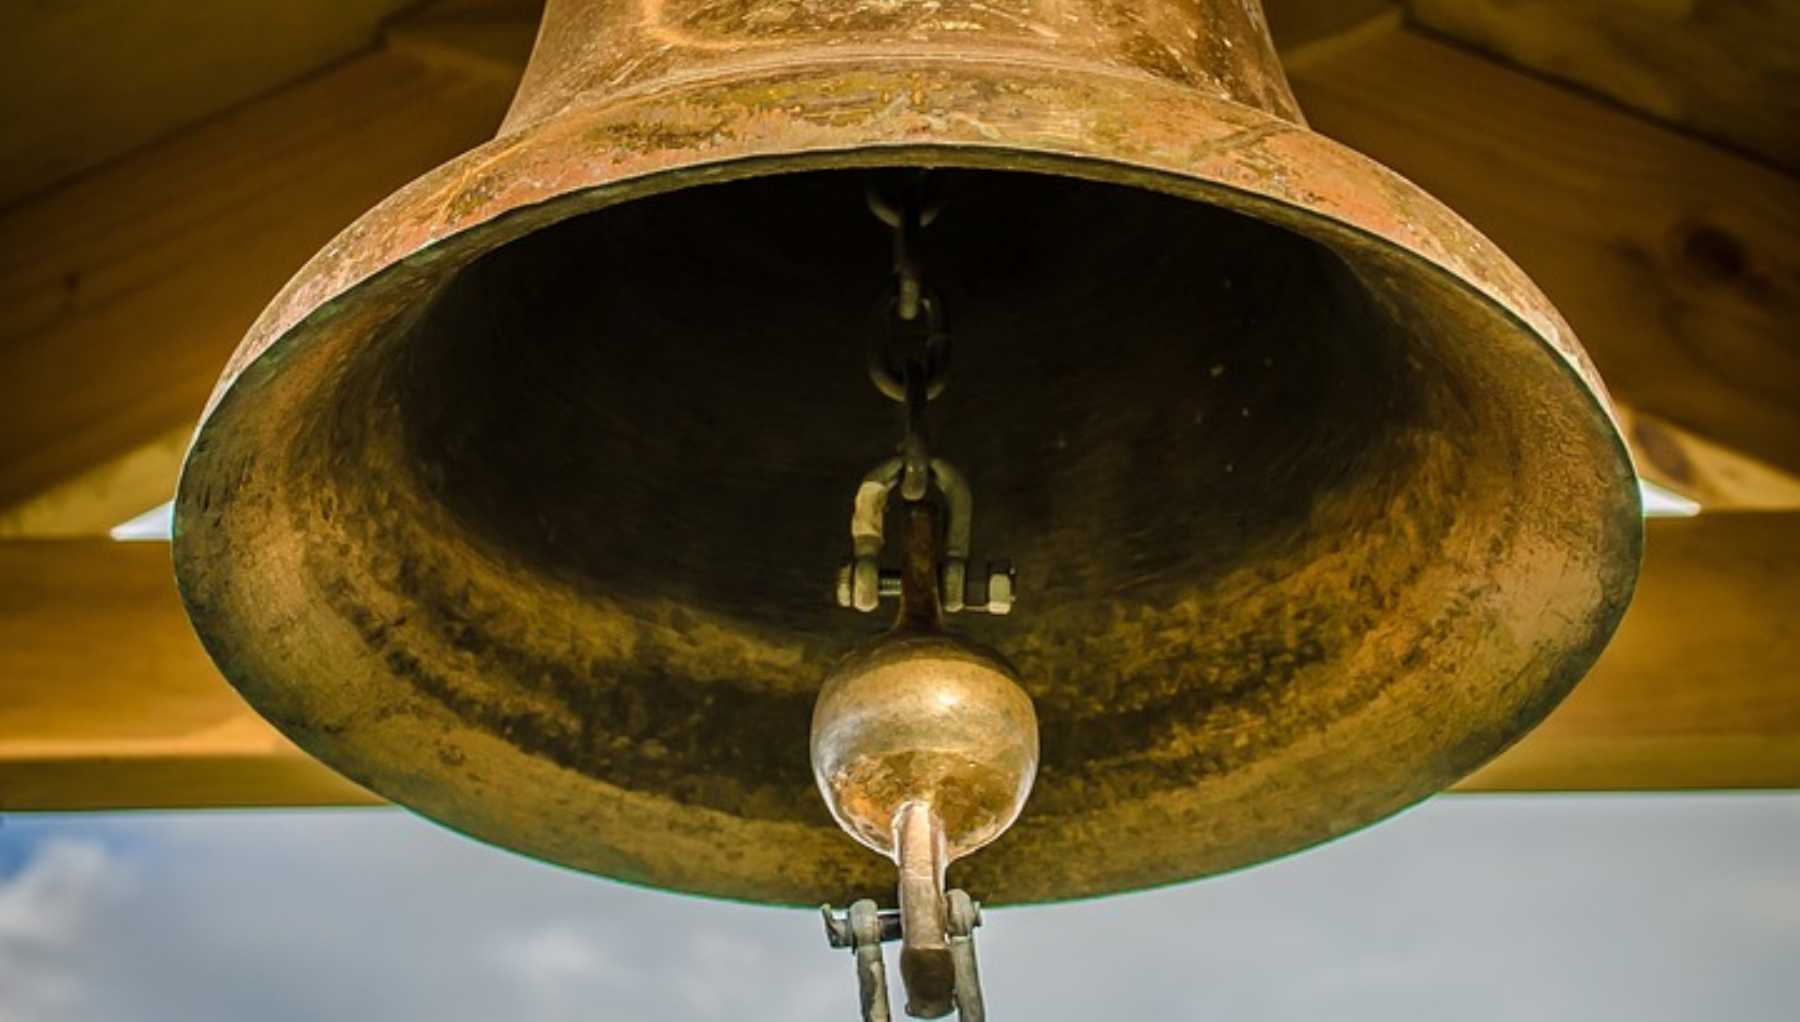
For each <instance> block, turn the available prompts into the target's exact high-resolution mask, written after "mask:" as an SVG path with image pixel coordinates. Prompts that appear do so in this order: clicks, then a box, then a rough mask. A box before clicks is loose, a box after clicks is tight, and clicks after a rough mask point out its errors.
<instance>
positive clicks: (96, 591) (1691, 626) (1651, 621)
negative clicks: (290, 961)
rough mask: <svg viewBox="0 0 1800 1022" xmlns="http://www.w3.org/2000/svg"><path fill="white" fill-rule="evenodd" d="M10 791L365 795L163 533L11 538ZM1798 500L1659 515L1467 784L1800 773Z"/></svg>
mask: <svg viewBox="0 0 1800 1022" xmlns="http://www.w3.org/2000/svg"><path fill="white" fill-rule="evenodd" d="M0 579H3V580H4V581H5V584H4V586H3V587H0V648H3V649H5V650H7V656H6V657H5V660H4V666H0V692H4V693H5V694H6V698H5V699H3V700H0V809H14V810H24V809H74V808H102V807H132V806H218V805H299V804H307V805H311V804H330V803H341V804H360V803H365V802H369V801H372V798H373V797H372V796H370V795H369V794H368V793H366V792H364V791H362V790H361V789H359V788H356V787H354V786H353V785H350V784H349V783H348V782H345V781H342V780H341V779H339V778H337V777H336V775H334V774H332V773H330V772H329V771H327V770H325V769H324V768H323V767H320V766H317V765H316V764H313V763H312V762H311V761H310V760H308V759H307V758H306V757H305V756H304V755H303V754H302V753H300V751H299V750H298V749H296V748H295V747H294V746H292V745H291V744H289V743H288V742H287V741H286V740H285V739H283V738H281V736H279V735H278V734H276V733H275V732H274V731H273V730H272V729H271V728H269V726H268V725H266V724H264V723H263V722H262V720H261V718H259V717H257V716H256V715H255V714H254V713H253V712H252V711H251V710H250V709H249V708H248V707H247V706H246V705H245V704H244V703H243V702H242V700H240V699H239V698H238V696H237V694H236V693H235V692H234V691H233V690H232V689H231V688H230V686H228V685H227V684H226V683H225V682H224V680H223V679H221V678H220V677H219V676H218V674H217V673H216V672H215V671H214V669H213V667H212V665H211V664H210V662H208V660H207V658H206V655H205V653H204V652H203V651H202V650H201V649H200V646H199V643H198V641H197V640H196V639H195V638H194V636H193V632H192V631H191V630H190V629H189V627H188V624H187V619H186V617H185V616H184V614H183V612H182V608H181V604H180V601H179V599H178V598H177V596H176V595H175V590H174V585H173V582H172V580H171V573H170V569H169V564H168V549H167V547H165V546H162V545H161V544H119V543H108V542H105V541H97V540H69V541H35V542H25V541H14V542H6V543H0ZM1797 606H1800V514H1779V515H1777V514H1763V515H1755V514H1744V515H1716V516H1711V517H1706V516H1703V517H1701V518H1696V519H1688V520H1675V521H1660V522H1653V523H1651V527H1650V540H1649V555H1648V558H1647V560H1646V563H1645V570H1644V576H1643V580H1642V582H1641V584H1640V586H1639V590H1638V598H1637V601H1636V603H1635V604H1634V605H1633V607H1632V609H1631V611H1630V613H1629V614H1628V615H1627V616H1626V619H1625V623H1624V626H1623V627H1622V628H1621V630H1620V632H1619V634H1618V636H1617V638H1615V639H1614V641H1613V644H1612V647H1611V648H1610V649H1609V650H1608V651H1607V653H1606V654H1605V656H1604V657H1603V658H1602V659H1601V661H1600V664H1599V666H1598V667H1597V668H1596V669H1595V670H1594V672H1593V674H1592V675H1590V676H1589V678H1588V679H1587V680H1586V681H1585V682H1583V683H1582V685H1581V687H1580V688H1578V689H1577V690H1576V692H1575V694H1574V695H1573V696H1572V697H1571V698H1570V699H1569V700H1568V701H1567V702H1566V703H1565V704H1564V705H1563V707H1562V708H1561V709H1559V710H1558V711H1556V713H1555V714H1553V715H1552V716H1551V718H1550V719H1549V721H1548V722H1546V723H1545V724H1544V725H1543V726H1542V727H1541V728H1539V729H1538V731H1536V732H1535V733H1533V734H1532V735H1531V736H1529V737H1527V738H1526V739H1525V740H1524V741H1523V742H1521V743H1519V745H1517V746H1516V747H1514V748H1513V749H1512V750H1511V751H1509V752H1508V753H1506V754H1505V755H1504V756H1502V757H1501V758H1500V759H1498V760H1496V761H1495V762H1494V763H1493V764H1491V765H1490V766H1488V767H1487V768H1486V769H1485V770H1483V771H1482V772H1480V773H1478V774H1476V775H1475V776H1474V777H1472V778H1471V779H1470V780H1469V781H1468V782H1466V783H1465V784H1464V785H1463V788H1464V789H1465V790H1566V789H1594V788H1602V789H1669V788H1734V787H1800V628H1797V627H1796V625H1797V621H1796V618H1795V615H1794V608H1795V607H1797Z"/></svg>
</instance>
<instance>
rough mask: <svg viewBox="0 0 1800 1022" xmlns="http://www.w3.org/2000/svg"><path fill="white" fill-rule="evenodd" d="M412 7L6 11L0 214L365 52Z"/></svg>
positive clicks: (310, 0)
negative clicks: (387, 24) (388, 23)
mask: <svg viewBox="0 0 1800 1022" xmlns="http://www.w3.org/2000/svg"><path fill="white" fill-rule="evenodd" d="M416 2H417V0H356V2H352V3H344V2H338V3H319V2H318V0H257V2H256V3H244V2H243V0H182V2H181V3H119V2H117V0H56V2H54V3H35V4H13V5H9V9H8V10H7V12H6V13H5V15H4V16H3V23H4V26H5V29H6V31H5V32H4V33H3V34H0V124H4V125H6V132H5V133H4V135H0V206H6V205H10V204H12V203H13V202H16V201H18V200H19V199H20V198H21V197H23V196H26V195H28V194H31V193H33V192H36V191H39V190H41V189H43V188H45V187H47V186H49V185H52V184H54V183H56V182H57V181H60V180H62V179H64V178H67V177H69V176H71V175H73V174H76V173H79V172H81V171H84V170H87V169H89V168H91V167H95V166H98V165H100V164H103V163H106V162H108V161H111V160H114V159H117V158H118V157H120V156H123V155H124V154H126V153H128V152H130V151H132V150H134V149H137V148H139V147H141V146H143V145H145V144H147V143H149V142H151V141H152V140H154V139H157V138H160V137H162V136H164V135H167V134H168V133H170V132H172V131H175V130H178V129H180V128H184V127H188V126H190V125H193V124H196V123H198V122H200V121H202V120H204V119H205V118H207V117H209V116H212V115H214V114H217V113H219V112H220V111H223V110H226V109H228V108H230V107H232V106H234V105H236V104H238V103H241V102H243V101H245V100H248V99H252V98H254V97H256V96H260V95H262V94H263V93H266V92H268V91H270V90H272V89H274V88H276V87H278V86H281V85H284V84H286V83H288V82H289V81H291V80H293V79H296V78H299V77H301V76H302V75H305V74H308V73H310V72H312V71H314V70H317V69H318V68H320V67H323V66H325V65H327V64H330V63H333V62H335V61H338V60H342V59H344V58H346V57H348V56H350V55H351V54H353V53H356V52H357V51H359V50H365V49H369V48H371V47H372V46H373V45H374V44H375V41H376V37H377V34H378V33H379V31H380V26H381V23H382V21H383V20H384V19H385V18H387V17H388V16H390V15H392V14H394V13H395V12H397V11H400V10H402V9H404V8H406V7H408V6H411V5H413V4H415V3H416Z"/></svg>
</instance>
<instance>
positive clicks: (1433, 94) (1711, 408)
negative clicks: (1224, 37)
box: [1289, 27, 1800, 472]
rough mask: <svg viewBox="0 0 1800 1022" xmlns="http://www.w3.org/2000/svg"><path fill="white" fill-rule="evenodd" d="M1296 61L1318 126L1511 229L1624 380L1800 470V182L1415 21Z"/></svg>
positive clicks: (1531, 263)
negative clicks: (1798, 330) (1798, 338)
mask: <svg viewBox="0 0 1800 1022" xmlns="http://www.w3.org/2000/svg"><path fill="white" fill-rule="evenodd" d="M1354 42H1355V45H1346V44H1341V43H1336V42H1333V43H1328V44H1326V45H1324V46H1317V47H1310V48H1307V49H1304V50H1301V51H1299V52H1297V53H1296V54H1294V55H1293V57H1292V59H1290V61H1289V77H1290V78H1291V79H1292V81H1293V84H1294V88H1295V91H1296V93H1298V95H1299V97H1300V101H1301V104H1302V106H1303V107H1304V108H1305V109H1306V112H1307V115H1308V117H1309V118H1310V119H1311V121H1312V124H1313V126H1314V127H1315V128H1317V129H1318V130H1319V131H1322V132H1324V133H1325V134H1327V135H1330V136H1333V137H1335V138H1337V139H1339V140H1341V141H1343V142H1345V143H1346V144H1348V145H1350V146H1353V147H1355V148H1356V149H1359V150H1361V151H1362V152H1364V153H1366V154H1368V155H1369V156H1371V157H1373V158H1375V159H1377V160H1380V161H1381V162H1383V163H1385V164H1387V165H1388V166H1390V167H1393V168H1394V169H1396V170H1398V171H1399V172H1400V173H1402V174H1404V175H1406V176H1407V177H1409V178H1411V179H1412V180H1414V181H1416V182H1417V183H1419V184H1420V185H1422V186H1423V187H1425V188H1426V189H1428V190H1430V191H1431V192H1432V193H1433V194H1435V195H1436V196H1437V197H1438V198H1440V199H1442V200H1443V201H1444V202H1445V203H1446V204H1447V205H1449V206H1450V207H1451V208H1452V209H1454V210H1456V211H1457V212H1458V213H1461V214H1462V215H1463V216H1464V217H1466V218H1467V219H1468V220H1469V221H1470V222H1472V223H1473V224H1474V225H1475V226H1476V227H1478V228H1480V229H1481V230H1482V231H1483V232H1484V233H1486V234H1488V235H1489V236H1490V237H1492V238H1493V239H1494V240H1495V241H1496V242H1498V243H1499V244H1500V246H1501V248H1503V249H1505V250H1506V251H1507V252H1508V253H1509V254H1510V255H1511V256H1512V257H1513V258H1514V259H1516V260H1517V261H1518V262H1519V264H1520V265H1521V266H1523V267H1524V268H1525V270H1526V271H1527V272H1528V273H1529V274H1530V275H1531V276H1532V278H1533V279H1535V280H1536V281H1537V282H1538V284H1539V285H1540V286H1541V287H1543V289H1544V290H1545V291H1546V292H1547V293H1548V294H1549V295H1550V297H1551V298H1552V299H1553V300H1554V301H1555V302H1556V304H1557V306H1558V308H1560V309H1561V310H1562V312H1563V314H1564V315H1565V316H1567V317H1568V319H1569V321H1570V322H1571V323H1572V324H1573V326H1574V327H1575V330H1576V332H1577V333H1578V334H1579V335H1580V337H1581V339H1582V342H1583V343H1584V344H1585V345H1586V346H1587V348H1588V350H1589V352H1591V353H1592V355H1593V357H1594V361H1595V362H1596V363H1597V364H1598V365H1599V367H1600V370H1601V373H1602V374H1603V375H1604V376H1605V378H1606V380H1607V383H1608V385H1609V386H1610V387H1611V388H1612V390H1613V393H1615V394H1616V395H1618V396H1619V397H1620V398H1622V399H1623V400H1625V401H1627V402H1629V403H1631V404H1632V405H1634V406H1636V407H1637V408H1638V409H1639V410H1641V411H1643V412H1645V413H1647V414H1649V415H1652V416H1655V417H1657V418H1660V419H1664V420H1667V421H1669V422H1671V423H1673V424H1675V425H1677V426H1679V427H1681V428H1683V429H1685V430H1689V431H1692V432H1693V433H1695V434H1697V435H1700V436H1703V437H1706V438H1708V439H1709V440H1711V441H1713V442H1716V443H1719V444H1723V445H1725V446H1727V447H1730V448H1733V449H1735V450H1737V451H1740V452H1743V453H1745V454H1748V455H1751V456H1753V457H1757V458H1760V459H1761V460H1763V461H1767V462H1769V463H1771V464H1773V465H1775V466H1777V467H1780V468H1782V469H1785V470H1787V471H1789V472H1794V471H1800V401H1797V400H1796V395H1800V345H1796V344H1794V343H1793V342H1794V337H1795V332H1794V324H1795V323H1796V322H1800V179H1796V178H1793V177H1790V176H1788V175H1785V174H1782V173H1780V172H1778V171H1775V170H1772V169H1770V168H1769V167H1767V166H1764V165H1762V164H1760V163H1757V162H1756V161H1753V160H1750V159H1746V158H1744V157H1741V156H1737V155H1735V154H1733V153H1730V152H1728V151H1725V150H1723V149H1720V148H1718V147H1716V146H1712V145H1709V144H1707V143H1705V142H1702V141H1699V140H1697V139H1694V138H1692V137H1689V136H1687V135H1684V134H1682V133H1680V132H1676V131H1672V130H1670V129H1668V128H1665V127H1663V126H1661V125H1658V124H1655V123H1652V122H1650V121H1647V120H1644V119H1642V118H1640V117H1636V116H1633V115H1632V114H1630V113H1627V112H1625V111H1623V110H1620V109H1618V108H1617V107H1616V106H1614V105H1612V104H1610V103H1607V102H1604V101H1601V100H1596V99H1589V98H1586V97H1583V96H1582V95H1580V94H1578V93H1575V92H1572V91H1570V90H1568V89H1565V88H1560V87H1558V86H1556V85H1553V84H1551V83H1549V82H1547V81H1544V80H1542V79H1540V78H1537V77H1533V76H1532V75H1529V74H1525V73H1522V72H1520V71H1516V70H1513V69H1510V68H1508V67H1505V66H1504V65H1501V64H1498V63H1496V62H1494V61H1492V60H1488V59H1485V58H1483V57H1481V56H1478V55H1476V54H1473V53H1471V52H1468V51H1466V50H1462V49H1459V48H1457V47H1456V46H1453V45H1450V44H1447V43H1444V42H1440V41H1438V40H1435V39H1431V38H1428V37H1426V36H1424V35H1421V34H1419V33H1417V32H1414V31H1410V30H1406V29H1404V28H1399V27H1391V28H1385V29H1382V28H1378V29H1377V30H1374V31H1363V32H1359V33H1358V36H1357V38H1356V40H1354Z"/></svg>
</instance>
